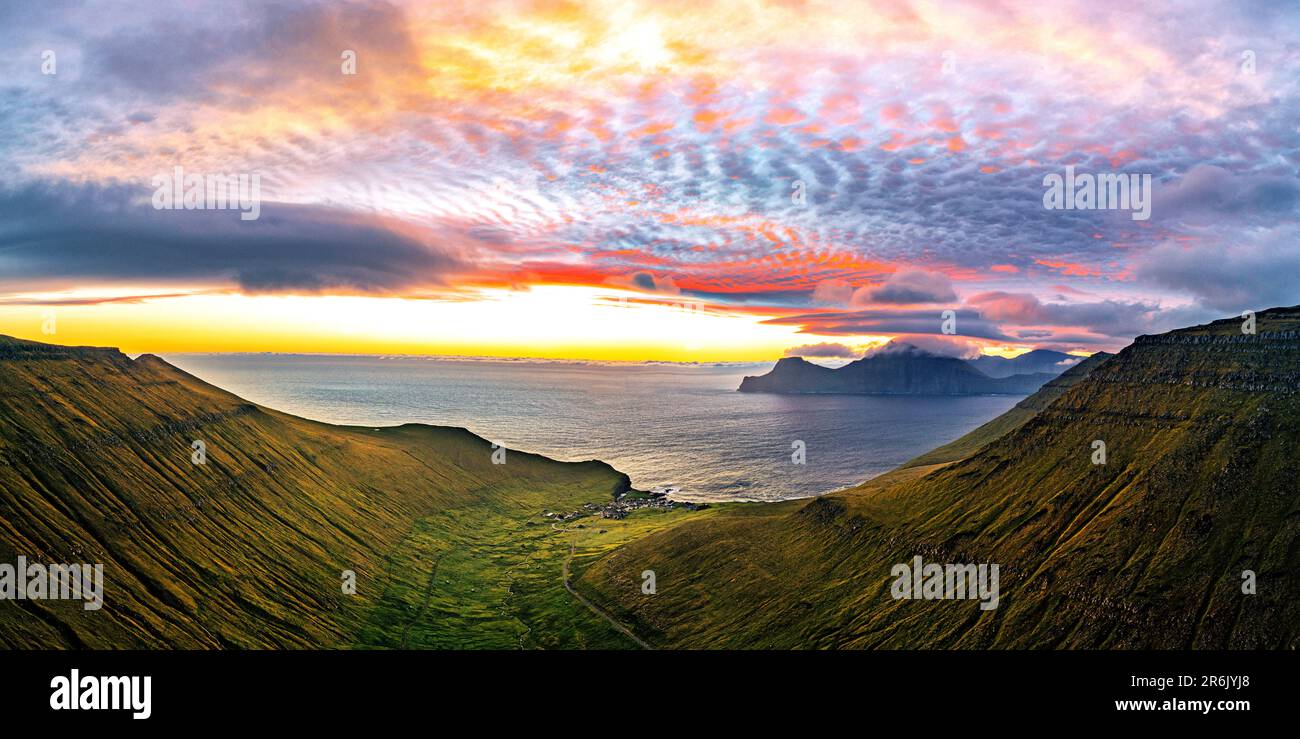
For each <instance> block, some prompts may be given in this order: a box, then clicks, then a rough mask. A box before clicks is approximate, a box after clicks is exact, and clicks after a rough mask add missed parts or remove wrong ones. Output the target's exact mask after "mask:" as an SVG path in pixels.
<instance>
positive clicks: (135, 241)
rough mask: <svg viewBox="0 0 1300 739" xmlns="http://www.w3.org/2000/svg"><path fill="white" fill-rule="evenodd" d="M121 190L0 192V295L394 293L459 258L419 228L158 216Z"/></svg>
mask: <svg viewBox="0 0 1300 739" xmlns="http://www.w3.org/2000/svg"><path fill="white" fill-rule="evenodd" d="M148 195H149V194H148V193H143V195H142V194H141V193H140V192H134V191H132V190H130V189H128V188H122V187H107V188H100V187H75V186H63V187H30V188H26V189H23V190H20V191H9V192H0V290H5V291H10V292H33V291H57V290H68V289H73V288H77V287H82V286H84V285H86V284H87V283H109V284H118V283H120V284H131V285H140V284H148V285H172V286H178V285H184V286H191V287H195V288H199V289H210V288H237V289H240V290H242V291H244V292H248V293H272V292H297V293H318V292H325V291H331V292H345V293H378V294H393V293H397V292H402V291H408V292H411V291H414V292H418V291H420V290H431V289H434V288H438V287H445V286H446V285H447V280H446V278H447V276H448V275H449V273H451V272H453V271H456V270H464V269H467V268H468V267H467V265H466V263H465V262H464V261H463V260H462V257H461V255H459V254H457V253H455V252H454V251H453V250H450V249H448V248H447V247H446V245H445V244H433V243H429V242H427V241H425V240H423V239H422V238H421V237H420V235H419V233H418V231H416V230H415V229H411V228H409V227H406V226H403V225H401V224H396V223H385V222H384V221H382V220H381V219H378V218H375V217H373V216H358V215H356V214H349V213H346V212H342V211H337V210H333V209H329V208H324V207H319V206H302V205H285V204H274V203H273V204H265V205H264V206H263V208H262V212H261V217H260V218H259V219H258V220H255V221H244V220H241V219H240V217H239V213H238V212H237V211H234V210H223V211H218V210H213V211H197V210H195V211H183V210H182V211H166V210H154V209H153V207H152V206H151V205H150V204H149V202H148Z"/></svg>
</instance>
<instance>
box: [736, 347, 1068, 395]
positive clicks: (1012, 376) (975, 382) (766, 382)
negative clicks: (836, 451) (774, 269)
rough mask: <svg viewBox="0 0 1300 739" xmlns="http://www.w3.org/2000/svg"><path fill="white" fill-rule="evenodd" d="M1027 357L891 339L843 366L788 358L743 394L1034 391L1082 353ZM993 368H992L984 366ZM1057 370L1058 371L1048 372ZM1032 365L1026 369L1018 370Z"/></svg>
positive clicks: (745, 385) (745, 386)
mask: <svg viewBox="0 0 1300 739" xmlns="http://www.w3.org/2000/svg"><path fill="white" fill-rule="evenodd" d="M1030 354H1034V355H1035V356H1033V357H1029V355H1022V356H1024V357H1029V358H1028V359H1027V360H1022V361H1020V362H1017V360H1020V359H1021V358H1020V357H1016V358H1015V359H1001V358H1000V357H999V358H997V359H998V360H1000V363H984V364H982V365H981V364H978V363H979V362H981V361H982V360H984V359H993V358H991V357H988V358H985V357H981V358H980V359H978V360H973V361H970V362H968V361H964V360H961V359H957V358H956V357H943V356H939V355H937V354H932V353H930V352H927V351H925V350H923V349H920V348H917V347H915V346H912V345H911V344H902V343H890V344H887V345H886V346H885V347H882V348H881V349H878V350H876V351H873V352H870V353H868V354H867V355H866V356H864V357H863V358H861V359H858V360H855V361H853V362H850V363H848V364H846V365H844V366H843V367H838V368H831V367H823V366H822V365H819V364H813V363H812V362H809V361H808V360H806V359H803V358H802V357H785V358H784V359H781V360H779V361H778V362H777V363H776V366H775V367H773V368H772V370H771V371H770V372H768V373H767V374H765V375H759V376H757V377H752V376H751V377H745V378H744V379H743V380H742V381H741V383H740V392H742V393H791V394H802V393H841V394H857V395H1028V394H1030V393H1032V392H1034V391H1036V390H1038V388H1040V387H1042V386H1043V385H1045V384H1047V383H1048V382H1049V381H1051V380H1052V379H1053V378H1055V377H1056V376H1058V375H1060V374H1061V372H1064V371H1065V370H1066V369H1068V368H1069V366H1070V360H1074V361H1077V359H1078V358H1077V357H1071V356H1070V355H1068V354H1062V353H1060V352H1053V351H1047V350H1041V351H1039V352H1030ZM981 367H985V368H988V370H989V371H988V372H985V371H982V370H981V369H980V368H981ZM1048 368H1055V371H1046V370H1048ZM1020 369H1029V370H1030V371H1028V372H1026V373H1020V372H1017V370H1020Z"/></svg>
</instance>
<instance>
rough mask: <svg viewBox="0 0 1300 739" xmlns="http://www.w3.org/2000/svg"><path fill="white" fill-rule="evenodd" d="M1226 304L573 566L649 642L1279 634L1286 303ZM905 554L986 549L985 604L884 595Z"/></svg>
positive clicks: (1293, 534)
mask: <svg viewBox="0 0 1300 739" xmlns="http://www.w3.org/2000/svg"><path fill="white" fill-rule="evenodd" d="M1240 325H1241V323H1240V321H1239V320H1237V319H1230V320H1225V321H1219V322H1215V323H1213V324H1210V325H1207V326H1200V327H1196V328H1191V329H1185V330H1182V331H1176V332H1171V333H1169V334H1164V335H1160V336H1152V337H1139V339H1138V340H1137V341H1135V342H1134V344H1133V345H1131V346H1129V347H1128V348H1126V349H1125V350H1123V351H1122V352H1120V353H1119V354H1118V355H1116V356H1115V357H1112V358H1109V359H1107V360H1105V362H1104V363H1101V364H1100V365H1099V366H1096V367H1094V368H1092V371H1091V372H1090V373H1088V374H1087V376H1086V377H1084V378H1083V379H1082V380H1079V381H1078V382H1076V383H1075V384H1074V385H1073V386H1072V387H1068V388H1066V389H1064V390H1063V391H1062V392H1060V394H1059V397H1057V398H1056V399H1055V400H1054V401H1053V402H1051V403H1050V404H1049V405H1048V406H1047V407H1046V408H1044V409H1042V410H1040V411H1039V412H1037V413H1036V414H1034V415H1033V416H1032V418H1029V419H1028V420H1027V421H1024V422H1023V423H1020V424H1018V425H1017V424H1016V423H1015V422H1014V419H1013V420H1012V422H1011V423H1009V424H1008V425H1014V426H1016V427H1015V428H1013V429H1012V430H1010V431H1008V432H1007V433H1005V434H1004V435H1002V436H1000V437H999V438H996V439H995V440H993V441H992V442H991V443H987V445H984V446H983V447H982V448H981V449H980V450H979V451H978V452H976V453H975V454H973V455H971V456H970V457H968V458H965V459H963V460H961V461H957V462H955V463H952V464H950V465H947V466H945V467H942V468H941V469H937V470H935V471H933V472H930V473H929V474H922V468H913V474H908V475H901V476H896V477H895V479H894V481H893V482H892V483H882V482H881V481H880V480H879V479H877V480H873V481H871V482H869V483H867V484H865V485H864V486H862V487H861V488H857V489H853V490H849V491H845V492H842V493H837V494H834V495H830V496H825V497H822V498H818V499H815V500H812V501H808V502H795V503H785V504H780V505H774V506H761V505H759V506H744V507H739V508H735V509H732V510H728V511H725V512H722V513H719V514H718V515H716V516H714V517H711V518H709V519H707V520H702V521H695V522H688V523H684V524H682V525H680V526H677V527H675V528H673V529H672V530H670V531H666V532H662V533H659V534H655V535H651V536H648V537H646V538H644V539H641V540H638V541H635V542H632V543H630V544H628V545H627V546H624V547H621V548H619V549H617V550H615V551H614V552H612V553H611V554H609V555H608V556H606V557H604V558H602V559H600V560H599V561H597V562H596V563H594V564H593V565H592V566H590V567H589V568H588V569H587V571H586V572H585V574H584V576H583V577H582V578H581V579H580V580H579V581H578V582H577V583H576V585H577V587H578V589H579V590H580V591H581V592H584V593H586V594H587V595H588V596H589V597H590V598H592V599H593V600H594V601H596V602H599V603H603V604H605V605H606V606H607V607H608V608H609V609H610V610H611V612H613V613H614V615H615V616H616V617H617V618H619V619H621V620H622V621H624V622H625V623H627V624H629V625H630V626H631V627H632V628H633V629H635V630H636V631H637V632H638V633H639V634H640V635H641V636H642V637H643V638H644V639H646V640H647V641H648V642H650V643H651V644H654V645H657V646H662V647H710V648H718V647H742V648H753V647H776V648H799V647H811V648H899V647H923V648H932V647H935V648H1272V649H1276V648H1295V647H1296V646H1297V645H1300V599H1297V598H1296V597H1295V596H1296V594H1297V593H1300V536H1298V534H1300V394H1297V390H1296V388H1297V386H1298V383H1297V381H1298V380H1300V309H1297V308H1288V309H1274V310H1271V311H1266V312H1262V313H1260V314H1258V329H1259V332H1260V333H1259V334H1258V335H1242V334H1241V333H1240ZM1096 440H1102V441H1104V442H1105V444H1106V447H1107V460H1106V463H1105V464H1104V465H1095V464H1093V446H1092V445H1093V442H1094V441H1096ZM917 555H921V556H923V558H924V559H925V560H926V561H929V562H939V563H955V564H960V563H986V564H998V565H999V567H1000V591H1001V599H1000V605H999V606H998V607H997V608H996V609H993V610H988V611H985V610H980V609H979V607H978V606H979V604H978V602H977V601H974V600H928V601H927V600H904V599H897V600H896V599H894V598H893V597H891V595H890V583H891V581H892V579H893V578H892V577H891V574H890V573H891V568H892V566H893V565H895V564H898V563H904V562H909V561H911V559H912V558H913V557H914V556H917ZM646 569H651V570H654V571H655V572H656V573H657V580H658V591H657V593H656V594H654V595H643V594H641V593H640V592H639V591H638V590H637V589H636V587H635V586H636V583H637V578H638V573H640V572H642V571H643V570H646ZM1246 570H1250V571H1253V572H1254V573H1255V576H1256V578H1257V588H1258V591H1257V593H1255V594H1251V595H1247V594H1244V593H1243V592H1242V583H1243V571H1246Z"/></svg>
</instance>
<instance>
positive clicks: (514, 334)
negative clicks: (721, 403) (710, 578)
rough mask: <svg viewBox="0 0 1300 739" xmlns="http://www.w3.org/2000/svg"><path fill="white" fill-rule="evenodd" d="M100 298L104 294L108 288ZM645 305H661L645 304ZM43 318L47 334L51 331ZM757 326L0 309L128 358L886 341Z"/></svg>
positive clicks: (432, 311) (458, 312)
mask: <svg viewBox="0 0 1300 739" xmlns="http://www.w3.org/2000/svg"><path fill="white" fill-rule="evenodd" d="M118 292H122V291H120V290H119V291H118ZM128 292H135V294H141V292H144V293H148V292H150V291H128ZM152 292H155V293H158V292H166V290H154V291H152ZM97 294H98V295H100V296H101V297H102V296H103V295H104V292H102V291H101V292H99V293H97ZM53 297H54V296H41V298H42V299H46V300H52V299H53ZM60 297H63V298H67V297H70V296H66V295H65V296H60ZM647 299H653V300H658V301H662V304H647V303H645V302H643V301H646V300H647ZM50 316H53V318H54V322H53V326H52V328H53V329H54V332H53V333H51V334H47V333H45V332H44V329H45V328H47V327H50V326H48V324H47V319H48V318H49V317H50ZM762 321H763V317H762V316H754V315H748V314H737V313H730V312H726V311H723V310H718V309H713V308H707V307H705V306H704V305H703V304H701V303H699V302H696V301H692V300H691V299H690V298H675V297H673V296H647V295H646V294H643V293H638V292H634V291H629V290H621V289H618V288H598V287H579V286H559V285H545V286H534V287H532V288H530V289H529V290H525V291H513V290H503V289H485V290H482V291H480V292H479V293H477V294H476V295H474V296H471V297H469V298H468V299H464V300H446V301H443V300H422V299H413V298H403V297H355V296H269V295H263V296H248V295H239V294H194V295H185V296H181V297H165V298H151V299H145V300H141V301H139V302H121V303H112V302H108V303H98V304H91V305H67V306H40V305H22V306H15V305H9V306H0V333H3V334H9V335H12V336H15V337H17V338H22V339H30V340H33V341H41V342H45V343H52V344H64V345H78V346H112V347H116V348H118V349H120V350H122V351H123V352H124V353H127V354H133V355H134V354H167V353H190V352H194V353H207V352H212V353H225V352H277V353H305V354H318V353H319V354H413V355H462V356H490V357H535V358H542V359H588V360H608V361H673V362H721V361H769V360H772V359H775V358H778V357H781V356H782V355H783V354H784V352H785V350H786V349H788V348H790V347H793V346H798V345H803V344H815V343H820V342H841V343H843V342H846V341H847V342H850V343H855V344H864V343H877V342H880V341H882V340H887V339H888V338H889V337H881V336H860V337H844V336H838V337H837V336H820V335H816V334H806V333H799V332H798V328H797V327H795V326H781V325H772V324H764V323H762Z"/></svg>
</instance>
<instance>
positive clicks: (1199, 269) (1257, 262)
mask: <svg viewBox="0 0 1300 739" xmlns="http://www.w3.org/2000/svg"><path fill="white" fill-rule="evenodd" d="M1137 274H1138V277H1139V278H1141V279H1143V280H1145V281H1148V282H1150V283H1152V284H1155V285H1159V286H1160V287H1163V288H1168V289H1171V290H1177V291H1179V292H1183V293H1187V294H1190V295H1192V296H1195V297H1196V299H1197V300H1198V301H1200V302H1201V303H1202V304H1204V305H1206V306H1209V307H1210V308H1213V309H1214V310H1217V311H1220V312H1222V313H1229V314H1230V313H1238V312H1240V311H1242V310H1261V309H1263V308H1271V307H1275V306H1279V305H1297V304H1300V228H1297V227H1294V226H1291V227H1285V228H1278V229H1276V230H1273V231H1269V232H1266V233H1265V234H1263V235H1256V236H1255V237H1254V238H1252V239H1249V240H1247V241H1245V242H1243V243H1239V244H1232V245H1224V244H1176V243H1172V242H1171V243H1166V244H1161V245H1160V246H1158V247H1156V248H1154V249H1152V250H1151V251H1150V252H1148V253H1147V254H1146V255H1145V256H1144V257H1143V258H1142V260H1141V263H1140V264H1139V266H1138V269H1137Z"/></svg>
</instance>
